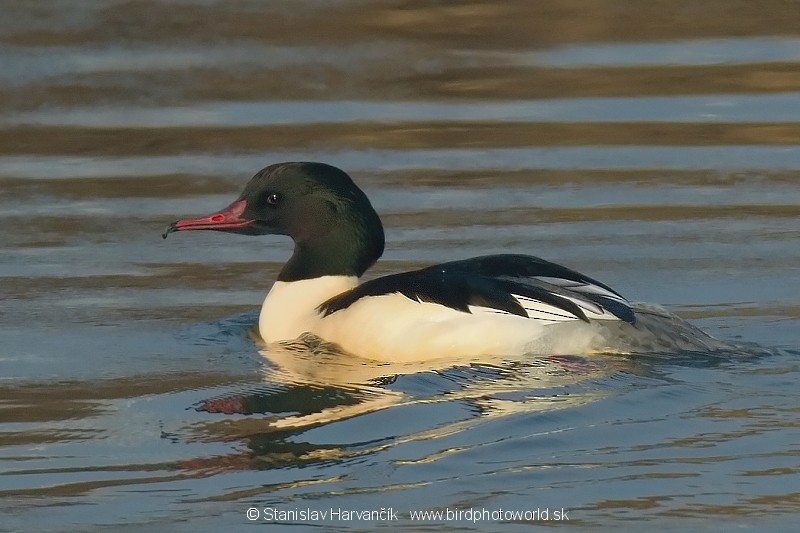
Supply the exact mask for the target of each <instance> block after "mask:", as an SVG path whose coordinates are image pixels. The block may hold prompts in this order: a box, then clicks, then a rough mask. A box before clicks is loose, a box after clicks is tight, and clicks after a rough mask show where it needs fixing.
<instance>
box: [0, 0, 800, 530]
mask: <svg viewBox="0 0 800 533" xmlns="http://www.w3.org/2000/svg"><path fill="white" fill-rule="evenodd" d="M3 12H4V14H3V17H0V64H1V65H2V68H0V242H2V244H3V245H2V247H0V287H1V288H0V294H2V299H0V368H2V373H0V402H2V403H0V407H1V408H0V496H2V500H0V507H1V508H2V518H0V530H3V531H35V530H49V531H60V530H64V531H73V530H81V531H84V530H86V531H88V530H92V531H95V530H105V529H107V530H112V529H113V530H122V531H127V530H131V531H138V530H148V531H151V530H152V531H157V530H177V531H189V530H191V531H219V530H236V529H238V528H241V527H245V526H248V525H250V524H251V523H258V524H264V523H265V522H271V521H282V522H284V523H291V524H293V525H295V526H296V527H295V530H298V531H299V530H303V529H305V528H310V527H312V526H320V527H316V528H315V529H314V530H328V529H331V530H332V529H337V530H348V529H349V530H373V529H385V530H393V529H395V528H397V527H398V526H407V527H410V528H411V529H412V530H426V531H444V530H452V529H457V530H495V529H503V530H517V529H519V530H528V529H530V528H531V525H535V526H544V525H547V524H548V522H545V521H544V520H543V519H544V518H545V517H546V518H550V519H553V518H555V516H556V511H561V510H562V508H563V510H564V511H566V512H567V513H568V514H567V516H568V518H569V524H570V525H571V526H572V527H573V528H575V529H582V530H586V531H601V530H612V529H614V530H617V529H619V528H621V527H625V528H629V527H634V528H637V529H647V530H648V531H651V530H652V531H717V530H726V531H727V530H729V529H732V528H733V529H746V530H752V531H765V530H774V531H788V530H791V526H792V524H796V521H797V518H798V516H799V515H800V422H799V421H798V419H799V418H800V400H799V398H800V395H798V380H799V379H800V363H799V361H800V287H799V286H798V285H799V281H800V266H798V265H800V141H798V139H800V11H799V10H798V5H797V3H796V2H783V1H779V0H766V1H761V2H755V1H753V2H749V1H742V2H736V3H732V2H727V1H711V0H701V1H696V0H693V1H691V2H689V1H682V0H679V1H670V2H666V1H663V2H662V1H657V0H652V1H647V2H641V3H637V5H636V8H635V9H633V7H632V5H631V4H630V3H629V2H621V1H619V0H598V1H595V2H589V3H587V2H579V1H573V0H559V1H555V0H553V1H544V2H510V1H503V2H499V1H497V2H493V1H476V2H472V1H470V2H442V3H439V2H418V1H407V2H383V1H377V2H358V1H351V0H342V1H337V2H318V1H312V0H306V1H291V2H290V1H274V2H255V1H244V0H242V1H224V2H223V1H216V0H209V1H196V2H189V1H171V0H161V1H158V0H154V1H150V2H140V1H114V2H83V1H81V2H66V1H57V2H56V1H54V2H23V1H9V2H5V3H4V6H3ZM297 159H302V160H321V161H325V162H328V163H331V164H334V165H337V166H340V167H342V168H344V169H345V170H347V171H348V172H350V173H351V174H352V175H353V177H354V178H355V179H356V181H357V182H358V183H359V184H360V185H361V186H362V187H363V188H364V190H365V191H366V192H367V194H368V195H369V196H370V198H371V199H372V201H373V204H374V205H375V207H376V209H377V210H378V212H379V213H380V214H381V216H382V218H383V221H384V225H385V226H386V229H387V241H388V245H387V250H386V253H385V255H384V259H383V260H382V261H380V262H379V263H378V264H377V265H376V267H375V268H374V269H373V270H372V271H371V272H370V273H369V274H368V275H369V276H374V275H378V274H385V273H391V272H399V271H403V270H407V269H409V268H413V267H416V266H420V265H423V264H428V263H431V262H435V261H444V260H450V259H457V258H464V257H469V256H473V255H479V254H488V253H500V252H509V251H513V252H518V253H528V254H533V255H538V256H542V257H545V258H547V259H550V260H553V261H556V262H559V263H563V264H565V265H568V266H570V267H572V268H575V269H577V270H580V271H583V272H585V273H587V274H589V275H590V276H592V277H595V278H598V279H600V280H603V281H604V282H606V283H608V284H610V285H611V286H613V287H615V288H617V289H618V290H619V291H620V292H622V293H623V294H624V295H626V296H627V297H629V298H630V299H632V300H643V301H648V302H657V303H660V304H663V305H665V306H666V307H668V308H669V309H670V310H672V311H673V312H676V313H678V314H679V315H681V316H683V317H685V318H687V319H689V320H691V321H692V322H693V323H695V324H696V325H698V326H700V327H701V328H703V329H704V330H706V331H708V332H709V333H710V334H712V335H714V336H716V337H719V338H721V339H725V340H732V341H737V342H742V343H747V344H745V345H743V347H742V348H741V349H740V350H734V351H731V352H730V353H727V352H726V353H721V354H720V353H717V354H708V353H685V354H678V355H671V356H665V355H663V354H653V355H651V356H645V357H636V358H632V357H623V356H606V357H594V358H586V357H579V356H574V357H573V356H568V357H563V356H561V357H548V358H543V359H541V358H540V359H522V360H519V359H517V360H510V359H507V358H503V357H496V358H486V359H485V360H479V361H440V362H437V363H435V364H434V363H431V364H429V365H422V364H417V365H399V364H387V365H376V364H372V363H367V362H364V361H358V360H354V359H353V358H350V357H346V356H343V355H342V354H340V353H337V352H336V351H334V350H331V349H330V347H326V346H324V345H319V344H315V343H314V342H313V341H312V340H308V339H306V340H305V342H303V341H302V340H300V341H298V342H296V343H288V344H286V345H285V346H283V347H280V348H277V347H275V348H272V349H270V350H268V351H262V350H261V349H260V347H259V346H258V345H257V344H256V343H255V341H254V340H253V339H252V338H251V335H250V331H251V328H252V326H253V324H254V323H255V321H256V317H257V313H258V308H259V305H260V303H261V300H262V299H263V297H264V294H265V293H266V291H267V290H268V289H269V287H270V285H271V283H272V280H273V279H274V278H275V275H276V273H277V271H278V270H279V268H280V266H281V264H282V263H283V261H285V260H286V258H287V257H288V255H289V253H290V250H291V246H290V244H289V243H288V242H287V241H286V240H285V239H283V238H280V237H266V238H252V237H243V236H236V235H225V234H215V233H209V234H203V233H198V234H186V235H179V236H176V238H173V239H170V240H168V241H163V240H162V239H161V236H160V235H161V232H162V231H163V229H164V227H165V226H166V224H167V223H169V222H171V221H172V220H175V219H176V218H180V217H183V216H189V215H201V214H205V213H207V212H210V211H213V210H215V209H218V208H221V207H223V206H225V205H227V204H228V203H229V202H230V201H231V200H232V199H233V198H235V197H236V195H238V192H239V190H240V189H241V187H242V186H243V185H244V183H245V182H246V181H247V179H248V178H249V177H250V176H251V175H252V174H253V173H254V172H255V171H257V170H258V169H260V168H261V167H263V166H266V165H267V164H270V163H274V162H279V161H285V160H297ZM390 320H391V317H387V321H390ZM249 508H255V509H256V510H257V512H258V515H259V516H258V517H256V518H257V519H256V520H255V521H252V522H251V521H250V520H248V518H247V516H246V511H247V510H248V509H249ZM381 508H384V509H387V508H391V510H392V511H393V512H394V513H396V516H397V518H398V521H397V522H394V521H391V520H390V521H386V520H385V519H386V518H387V517H389V518H391V517H392V515H391V514H389V513H387V512H385V513H384V514H383V515H381V517H382V518H381V517H377V518H378V519H377V520H357V519H351V520H345V519H344V518H343V517H344V516H347V515H346V514H344V515H343V514H342V513H341V512H339V510H343V511H345V513H346V512H347V511H348V510H359V511H376V512H377V511H380V510H381ZM537 509H538V510H539V513H538V514H536V515H534V514H533V512H534V511H536V510H537ZM422 510H439V511H442V512H443V513H446V512H451V515H449V516H450V518H453V516H454V515H453V514H452V513H455V512H456V510H461V511H462V513H463V512H466V511H469V510H473V511H481V510H486V511H487V512H488V513H489V514H490V516H489V518H488V520H484V521H478V522H474V521H472V520H469V519H466V515H464V514H462V515H461V516H460V518H461V519H460V520H449V521H448V519H447V516H448V515H446V514H445V515H443V516H442V517H440V518H436V517H433V516H428V517H427V519H425V520H422V521H420V522H416V523H415V522H413V521H412V518H411V514H410V513H411V512H412V511H422ZM500 510H503V511H516V512H519V513H522V515H518V516H516V517H514V516H511V515H502V516H499V518H501V522H503V523H502V524H500V523H498V522H495V521H493V518H492V516H495V517H497V515H496V514H495V515H492V514H491V513H495V512H499V511H500ZM545 510H547V515H545V514H544V512H545ZM300 511H314V512H317V513H320V515H319V516H317V517H316V518H314V519H311V518H308V517H306V518H303V517H301V516H299V513H300ZM333 511H336V512H339V514H338V515H335V516H331V514H330V513H331V512H333ZM526 511H527V512H528V514H527V515H525V512H526ZM253 512H254V511H253ZM292 512H294V513H296V514H295V515H292V514H291V513H292ZM323 512H325V513H327V517H326V518H325V519H321V518H320V516H321V513H323ZM270 513H272V514H270ZM279 513H286V514H283V515H281V514H279ZM470 516H473V515H470ZM483 516H484V517H485V515H483ZM317 518H319V519H317ZM351 518H353V517H352V516H351ZM549 524H552V522H549Z"/></svg>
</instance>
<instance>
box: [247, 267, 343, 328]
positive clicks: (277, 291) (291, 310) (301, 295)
mask: <svg viewBox="0 0 800 533" xmlns="http://www.w3.org/2000/svg"><path fill="white" fill-rule="evenodd" d="M356 285H358V278H356V277H355V276H322V277H319V278H313V279H305V280H301V281H289V282H287V281H276V282H275V284H274V285H273V286H272V289H270V291H269V294H267V297H266V298H265V299H264V303H263V305H262V306H261V315H260V316H259V319H258V331H259V333H260V334H261V338H263V339H264V340H265V341H266V342H275V341H285V340H294V339H296V338H297V337H299V336H300V335H301V334H302V333H305V332H311V333H313V332H314V331H315V329H316V326H317V324H318V322H319V320H320V316H319V313H317V307H318V306H319V305H320V304H321V303H323V302H324V301H326V300H328V299H330V298H332V297H334V296H336V295H337V294H341V293H343V292H345V291H348V290H350V289H352V288H353V287H355V286H356Z"/></svg>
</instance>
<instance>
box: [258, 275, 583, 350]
mask: <svg viewBox="0 0 800 533" xmlns="http://www.w3.org/2000/svg"><path fill="white" fill-rule="evenodd" d="M356 284H357V280H356V279H355V278H352V277H345V276H325V277H321V278H317V279H311V280H303V281H296V282H288V283H287V282H277V283H275V285H274V286H273V287H272V290H271V291H270V292H269V294H268V295H267V298H266V299H265V300H264V305H263V307H262V309H261V317H260V319H259V330H260V333H261V336H262V338H263V339H264V340H265V341H266V342H275V341H287V340H294V339H296V338H297V337H299V336H300V335H301V334H303V333H306V332H308V333H312V334H314V335H316V336H318V337H321V338H322V339H325V340H326V341H328V342H332V343H335V344H338V345H339V346H340V347H341V348H343V349H344V350H345V351H347V352H350V353H352V354H354V355H358V356H361V357H364V358H367V359H372V360H377V361H392V362H410V361H427V360H432V359H439V358H446V357H456V356H458V357H470V356H482V355H487V354H507V355H518V354H524V353H541V354H553V353H586V352H587V351H591V349H592V346H593V345H595V343H596V341H597V335H598V331H597V329H596V328H594V327H592V326H591V325H589V324H586V323H585V322H584V321H582V320H577V319H576V318H575V317H574V316H571V315H569V313H566V312H565V311H563V310H561V309H558V308H553V307H552V306H547V305H546V304H542V303H541V302H536V301H533V300H531V301H525V302H522V301H521V303H522V305H523V307H526V308H527V309H529V310H528V313H529V315H530V316H531V317H534V318H535V319H533V318H526V317H521V316H518V315H513V314H509V313H504V312H498V311H497V310H494V309H486V308H479V307H474V308H472V309H471V310H472V312H471V313H464V312H462V311H457V310H455V309H451V308H449V307H446V306H443V305H439V304H435V303H421V302H417V301H414V300H410V299H409V298H406V297H405V296H403V295H401V294H397V293H395V294H385V295H381V296H369V297H364V298H361V299H360V300H358V301H356V302H355V303H353V304H352V305H351V306H349V307H347V308H346V309H342V310H340V311H338V312H335V313H332V314H330V315H328V316H326V317H324V318H323V317H322V316H321V315H320V313H318V312H317V307H318V306H319V305H320V304H321V303H323V302H325V301H326V300H328V299H329V298H331V297H333V296H335V295H337V294H339V293H341V292H344V291H346V290H349V289H351V288H353V287H355V286H356ZM532 302H535V304H534V303H532Z"/></svg>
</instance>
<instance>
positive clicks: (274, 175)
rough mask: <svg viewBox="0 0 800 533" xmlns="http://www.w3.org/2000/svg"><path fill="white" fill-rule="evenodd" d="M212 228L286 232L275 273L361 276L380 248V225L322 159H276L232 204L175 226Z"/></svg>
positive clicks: (361, 197)
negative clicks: (287, 254) (289, 246)
mask: <svg viewBox="0 0 800 533" xmlns="http://www.w3.org/2000/svg"><path fill="white" fill-rule="evenodd" d="M188 230H215V231H226V232H230V233H241V234H244V235H273V234H274V235H287V236H289V237H291V238H292V239H293V240H294V242H295V250H294V254H293V255H292V258H291V259H290V260H289V262H288V263H287V264H286V266H285V267H284V268H283V270H282V271H281V274H280V276H279V277H278V279H279V280H281V281H296V280H300V279H309V278H315V277H319V276H325V275H351V276H361V275H362V274H363V273H364V272H365V271H366V270H367V269H368V268H369V267H370V266H372V265H373V264H374V263H375V261H377V259H378V258H379V257H380V256H381V254H382V253H383V245H384V237H383V226H382V225H381V221H380V218H378V214H377V213H376V212H375V210H374V209H373V208H372V204H370V202H369V200H368V199H367V197H366V195H365V194H364V193H363V191H361V189H359V188H358V187H357V186H356V184H355V183H353V180H352V179H351V178H350V176H348V175H347V174H346V173H345V172H343V171H341V170H339V169H338V168H336V167H333V166H330V165H326V164H324V163H279V164H276V165H270V166H268V167H266V168H265V169H263V170H261V171H260V172H258V173H257V174H256V175H255V176H253V178H252V179H251V180H250V181H249V182H248V184H247V185H246V186H245V188H244V191H243V192H242V194H241V195H240V196H239V198H238V199H237V200H236V201H235V202H233V203H232V204H231V205H229V206H228V207H226V208H225V209H223V210H222V211H219V212H217V213H214V214H212V215H209V216H207V217H202V218H195V219H185V220H179V221H177V222H174V223H173V224H171V225H170V226H169V227H168V228H167V230H166V232H165V233H164V238H166V236H167V235H168V234H169V233H172V232H174V231H188Z"/></svg>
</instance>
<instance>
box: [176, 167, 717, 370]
mask: <svg viewBox="0 0 800 533" xmlns="http://www.w3.org/2000/svg"><path fill="white" fill-rule="evenodd" d="M198 230H211V231H221V232H227V233H235V234H241V235H283V236H287V237H289V238H291V239H292V241H293V242H294V250H293V253H292V254H291V257H290V258H289V260H288V261H287V262H286V263H285V265H284V266H283V268H282V269H281V270H280V272H279V274H278V276H277V280H276V281H275V282H274V284H273V285H272V287H271V289H270V290H269V292H268V293H267V295H266V298H265V299H264V302H263V304H262V307H261V312H260V315H259V320H258V334H259V335H260V337H261V339H263V341H264V342H265V343H266V345H267V346H269V345H270V344H271V343H278V342H292V341H295V340H296V339H299V338H303V336H312V337H313V338H318V339H321V340H322V341H324V342H327V343H331V344H332V345H334V346H336V347H337V348H338V349H340V350H342V351H343V352H345V353H347V354H350V355H353V356H356V357H361V358H365V359H369V360H373V361H385V362H400V363H402V362H413V361H429V360H434V359H437V358H448V357H467V358H469V357H476V358H478V357H481V356H485V355H498V354H499V355H508V356H520V355H526V354H528V355H548V356H551V355H559V354H563V355H591V354H601V353H602V354H608V353H633V352H642V351H654V350H657V351H663V350H676V349H710V348H711V347H712V345H713V344H714V342H715V341H716V340H715V339H713V338H712V337H710V336H708V335H706V334H705V333H703V332H702V331H700V330H699V329H697V328H695V327H694V326H692V325H690V324H689V323H687V322H685V321H683V320H682V319H680V318H679V317H677V316H675V315H673V314H671V313H669V312H668V311H666V310H665V309H663V308H661V307H659V306H654V305H651V304H632V303H631V302H629V301H628V300H627V299H626V298H625V297H624V296H622V295H621V294H620V293H619V292H617V291H616V290H614V289H612V288H611V287H609V286H608V285H606V284H604V283H602V282H600V281H597V280H595V279H593V278H590V277H589V276H586V275H584V274H581V273H579V272H577V271H575V270H572V269H570V268H567V267H565V266H561V265H559V264H556V263H552V262H550V261H547V260H545V259H541V258H539V257H536V256H532V255H525V254H495V255H484V256H480V257H474V258H469V259H455V260H452V261H448V262H444V263H439V264H435V265H431V266H426V267H423V268H420V269H417V270H412V271H408V272H400V273H395V274H390V275H386V276H381V277H376V278H373V279H369V280H367V281H363V282H361V278H362V276H363V275H364V274H365V272H367V270H368V269H369V268H370V267H372V266H373V265H374V264H375V263H376V262H377V260H378V259H379V258H380V257H381V255H382V254H383V251H384V246H385V239H384V229H383V224H382V223H381V219H380V217H379V216H378V214H377V212H376V211H375V209H374V208H373V206H372V204H371V203H370V201H369V199H368V198H367V196H366V194H365V193H364V192H363V191H362V190H361V189H360V188H359V187H358V186H357V185H356V184H355V182H354V181H353V179H352V178H351V177H350V176H349V175H348V174H347V173H346V172H345V171H343V170H341V169H339V168H337V167H334V166H331V165H329V164H325V163H318V162H285V163H278V164H273V165H270V166H267V167H266V168H264V169H262V170H261V171H259V172H258V173H256V174H255V175H254V176H253V177H252V178H251V179H250V181H249V182H248V183H247V184H246V186H245V187H244V190H243V191H242V193H241V194H240V195H239V197H238V198H237V199H236V200H235V201H233V203H231V204H230V205H229V206H227V207H226V208H224V209H222V210H220V211H217V212H215V213H212V214H210V215H207V216H203V217H199V218H186V219H181V220H177V221H175V222H173V223H171V224H170V225H169V226H168V227H167V229H166V231H165V232H164V233H163V237H164V238H165V239H166V238H167V236H168V235H169V234H171V233H174V232H186V231H198Z"/></svg>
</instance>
